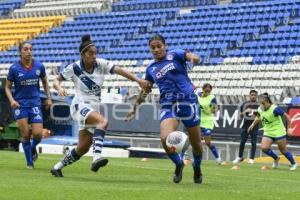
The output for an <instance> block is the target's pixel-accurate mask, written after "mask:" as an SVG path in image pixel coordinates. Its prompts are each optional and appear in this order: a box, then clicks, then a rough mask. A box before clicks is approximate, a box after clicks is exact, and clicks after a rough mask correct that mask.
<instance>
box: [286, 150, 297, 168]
mask: <svg viewBox="0 0 300 200" xmlns="http://www.w3.org/2000/svg"><path fill="white" fill-rule="evenodd" d="M284 156H285V157H286V158H287V159H288V160H289V161H290V163H291V164H292V165H294V164H295V163H296V162H295V160H294V157H293V155H292V153H291V152H290V151H289V150H287V151H286V152H285V154H284Z"/></svg>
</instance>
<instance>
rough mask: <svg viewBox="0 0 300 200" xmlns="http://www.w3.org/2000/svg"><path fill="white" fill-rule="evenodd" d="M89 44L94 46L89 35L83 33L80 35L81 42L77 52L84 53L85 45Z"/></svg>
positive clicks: (88, 45)
mask: <svg viewBox="0 0 300 200" xmlns="http://www.w3.org/2000/svg"><path fill="white" fill-rule="evenodd" d="M90 46H95V45H94V43H93V42H92V40H91V36H90V35H83V36H82V37H81V43H80V46H79V52H80V53H81V54H82V53H84V52H85V51H86V50H88V48H87V47H90Z"/></svg>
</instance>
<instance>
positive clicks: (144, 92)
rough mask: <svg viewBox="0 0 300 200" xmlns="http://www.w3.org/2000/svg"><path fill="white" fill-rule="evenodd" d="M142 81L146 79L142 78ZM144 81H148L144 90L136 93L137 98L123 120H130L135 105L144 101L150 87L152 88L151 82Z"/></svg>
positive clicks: (135, 107) (134, 110) (133, 113)
mask: <svg viewBox="0 0 300 200" xmlns="http://www.w3.org/2000/svg"><path fill="white" fill-rule="evenodd" d="M144 81H146V80H144ZM146 82H147V83H148V86H147V87H146V89H145V90H142V91H141V92H140V94H139V95H138V97H137V99H136V101H135V103H134V105H133V108H132V110H131V111H130V112H129V113H128V114H127V117H126V119H125V121H130V120H131V119H132V118H133V117H134V115H135V112H136V109H137V107H138V106H139V105H140V104H141V103H142V102H144V101H145V99H146V97H147V95H148V94H149V93H150V92H151V89H152V85H153V84H152V83H150V82H149V81H146Z"/></svg>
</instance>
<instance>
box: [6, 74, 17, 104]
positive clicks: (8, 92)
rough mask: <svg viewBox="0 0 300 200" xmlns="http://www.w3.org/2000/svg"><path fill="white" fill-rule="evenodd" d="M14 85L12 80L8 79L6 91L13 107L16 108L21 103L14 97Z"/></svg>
mask: <svg viewBox="0 0 300 200" xmlns="http://www.w3.org/2000/svg"><path fill="white" fill-rule="evenodd" d="M12 85H13V82H12V81H10V80H6V84H5V93H6V96H7V99H8V100H9V102H10V105H11V107H12V108H14V109H15V108H19V107H20V104H19V103H18V102H17V101H16V100H15V99H14V97H13V95H12V92H11V90H12Z"/></svg>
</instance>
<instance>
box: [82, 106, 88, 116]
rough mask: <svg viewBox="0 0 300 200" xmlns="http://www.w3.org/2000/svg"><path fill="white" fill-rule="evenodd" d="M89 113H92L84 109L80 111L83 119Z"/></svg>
mask: <svg viewBox="0 0 300 200" xmlns="http://www.w3.org/2000/svg"><path fill="white" fill-rule="evenodd" d="M89 111H90V109H89V108H87V107H84V108H83V109H81V110H80V114H81V115H82V116H83V117H85V116H86V114H87V113H88V112H89Z"/></svg>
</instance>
